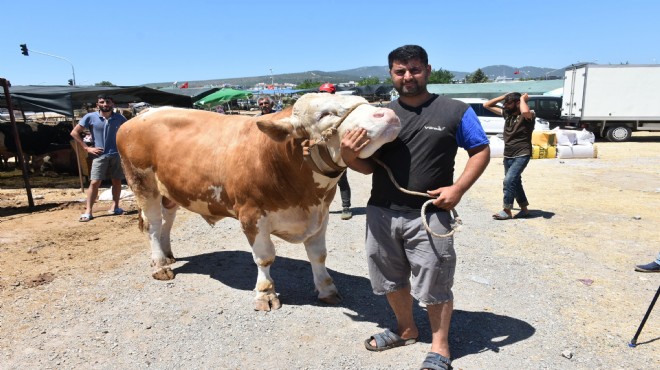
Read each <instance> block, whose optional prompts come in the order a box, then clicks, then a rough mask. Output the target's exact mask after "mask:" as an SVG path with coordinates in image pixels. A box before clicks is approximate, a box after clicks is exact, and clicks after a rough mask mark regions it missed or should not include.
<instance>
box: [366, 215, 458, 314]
mask: <svg viewBox="0 0 660 370" xmlns="http://www.w3.org/2000/svg"><path fill="white" fill-rule="evenodd" d="M426 217H427V220H428V224H429V227H430V228H431V230H433V231H434V232H435V233H438V234H441V233H442V234H444V233H447V232H448V231H449V230H450V229H451V227H450V225H449V222H450V219H451V216H450V214H449V212H436V213H427V215H426ZM366 252H367V265H368V267H369V277H370V279H371V287H372V288H373V291H374V293H375V294H379V295H382V294H387V293H391V292H394V291H396V290H399V289H402V288H406V287H410V293H411V294H412V296H413V297H414V298H415V299H416V300H418V301H419V302H421V303H424V304H427V305H432V304H439V303H444V302H448V301H451V300H453V299H454V295H453V293H452V291H451V287H452V286H453V284H454V271H455V270H456V252H455V251H454V237H453V236H450V237H446V238H438V237H434V236H432V235H431V234H430V233H428V232H427V231H426V229H425V228H424V225H423V224H422V221H421V217H420V214H419V213H417V212H414V213H408V212H399V211H392V210H390V209H387V208H381V207H375V206H367V240H366Z"/></svg>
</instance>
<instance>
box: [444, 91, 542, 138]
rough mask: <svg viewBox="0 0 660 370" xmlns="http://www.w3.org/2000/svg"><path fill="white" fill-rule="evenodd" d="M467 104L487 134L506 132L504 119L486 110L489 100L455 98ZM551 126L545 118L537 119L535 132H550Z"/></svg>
mask: <svg viewBox="0 0 660 370" xmlns="http://www.w3.org/2000/svg"><path fill="white" fill-rule="evenodd" d="M454 99H456V100H460V101H462V102H464V103H467V104H468V105H469V106H470V107H472V109H473V110H474V112H475V113H476V114H477V117H479V121H480V122H481V126H482V127H483V128H484V131H486V133H487V134H492V135H498V134H502V133H503V132H504V118H503V117H502V116H498V115H497V114H495V113H493V112H491V111H489V110H488V109H486V108H484V103H485V102H487V101H488V99H483V98H454ZM549 129H550V124H549V123H548V121H546V120H544V119H543V118H539V117H536V123H535V124H534V130H549Z"/></svg>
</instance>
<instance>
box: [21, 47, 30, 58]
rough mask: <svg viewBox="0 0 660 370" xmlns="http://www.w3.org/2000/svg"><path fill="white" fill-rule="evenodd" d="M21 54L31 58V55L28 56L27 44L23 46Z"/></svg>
mask: <svg viewBox="0 0 660 370" xmlns="http://www.w3.org/2000/svg"><path fill="white" fill-rule="evenodd" d="M21 54H23V55H25V56H29V55H30V54H28V48H27V45H26V44H21Z"/></svg>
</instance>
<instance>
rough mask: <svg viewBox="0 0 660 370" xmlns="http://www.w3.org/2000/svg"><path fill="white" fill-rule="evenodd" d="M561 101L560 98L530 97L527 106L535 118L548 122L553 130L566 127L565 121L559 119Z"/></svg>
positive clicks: (546, 96)
mask: <svg viewBox="0 0 660 370" xmlns="http://www.w3.org/2000/svg"><path fill="white" fill-rule="evenodd" d="M561 101H562V98H561V96H548V95H530V96H529V100H528V101H527V105H528V106H529V109H531V110H533V111H534V113H536V117H538V118H543V119H544V120H546V121H548V123H549V124H550V128H551V129H553V128H555V127H557V126H560V127H564V126H565V125H566V121H564V120H562V119H561Z"/></svg>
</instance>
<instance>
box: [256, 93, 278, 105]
mask: <svg viewBox="0 0 660 370" xmlns="http://www.w3.org/2000/svg"><path fill="white" fill-rule="evenodd" d="M260 101H266V102H268V104H270V105H273V104H275V101H273V99H271V98H270V96H268V95H264V96H261V97H260V98H259V99H257V103H259V102H260Z"/></svg>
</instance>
